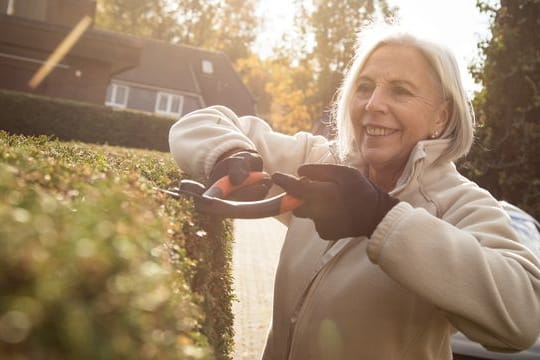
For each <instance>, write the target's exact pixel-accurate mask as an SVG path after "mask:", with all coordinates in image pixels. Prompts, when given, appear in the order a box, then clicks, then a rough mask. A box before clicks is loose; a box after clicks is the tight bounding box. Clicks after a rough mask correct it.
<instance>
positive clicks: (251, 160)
mask: <svg viewBox="0 0 540 360" xmlns="http://www.w3.org/2000/svg"><path fill="white" fill-rule="evenodd" d="M262 169H263V160H262V157H261V155H259V153H258V152H257V151H255V150H243V149H238V150H237V151H232V152H231V153H229V154H227V155H226V156H224V157H223V158H221V159H220V160H218V162H217V163H216V164H215V165H214V168H213V169H212V171H211V172H210V183H211V184H213V183H215V182H216V181H217V180H219V179H221V178H222V177H224V176H226V175H229V179H230V181H231V183H232V184H233V185H239V184H241V183H242V182H243V181H244V180H245V179H246V178H247V177H248V175H249V173H250V172H252V171H262ZM271 186H272V183H271V181H261V182H258V183H256V184H253V185H249V186H245V187H242V188H240V189H238V190H236V191H235V192H233V193H232V194H231V195H230V196H229V197H228V199H231V200H237V201H253V200H261V199H264V198H265V197H266V195H267V194H268V191H269V190H270V187H271Z"/></svg>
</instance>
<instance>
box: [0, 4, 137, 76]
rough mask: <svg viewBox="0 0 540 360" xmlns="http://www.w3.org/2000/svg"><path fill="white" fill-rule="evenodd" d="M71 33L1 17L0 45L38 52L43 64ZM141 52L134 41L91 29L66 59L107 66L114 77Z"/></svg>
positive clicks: (33, 22)
mask: <svg viewBox="0 0 540 360" xmlns="http://www.w3.org/2000/svg"><path fill="white" fill-rule="evenodd" d="M70 31H71V28H69V27H67V26H62V25H56V24H51V23H46V22H42V21H36V20H30V19H25V18H22V17H17V16H11V15H2V14H0V44H1V45H2V46H5V47H11V48H17V49H19V50H20V51H25V50H28V51H30V50H31V51H34V52H38V53H40V54H42V56H43V60H45V57H46V56H47V55H48V54H50V53H51V52H52V51H53V50H54V49H55V48H56V47H57V46H58V44H60V43H61V41H62V40H63V39H64V38H65V37H66V35H67V34H68V33H69V32H70ZM140 49H141V45H140V43H139V42H138V41H136V39H131V40H129V41H126V39H120V38H118V37H117V36H116V35H114V34H111V33H107V32H103V31H97V30H94V29H90V30H88V31H86V32H85V33H84V34H83V35H82V36H81V38H80V39H79V40H78V41H77V43H76V44H75V45H74V46H73V48H72V49H71V50H70V51H69V53H68V55H67V57H74V56H75V57H83V58H87V59H93V60H97V61H100V62H104V63H107V64H110V73H111V74H114V73H116V72H119V71H124V70H126V69H128V68H131V67H133V66H135V65H136V64H137V60H138V57H139V52H140ZM38 55H39V54H38ZM38 55H36V56H38Z"/></svg>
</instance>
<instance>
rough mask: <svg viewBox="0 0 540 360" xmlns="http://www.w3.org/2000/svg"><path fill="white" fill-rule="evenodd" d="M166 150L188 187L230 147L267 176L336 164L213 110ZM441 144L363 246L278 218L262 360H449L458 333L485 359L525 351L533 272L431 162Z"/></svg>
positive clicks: (428, 146)
mask: <svg viewBox="0 0 540 360" xmlns="http://www.w3.org/2000/svg"><path fill="white" fill-rule="evenodd" d="M169 143H170V147H171V152H172V155H173V157H174V159H175V161H176V162H177V163H178V165H179V166H180V168H181V169H182V170H183V171H185V172H187V173H190V174H192V175H195V176H208V174H209V173H210V171H211V169H212V167H213V166H214V164H215V162H216V159H217V158H218V157H219V156H220V155H222V154H223V153H225V152H226V151H228V150H231V149H234V148H247V149H254V150H257V151H258V152H259V153H260V154H261V156H262V157H263V159H264V165H265V171H267V172H269V173H273V172H275V171H281V172H285V173H290V174H296V169H297V168H298V166H300V165H301V164H303V163H321V162H325V163H337V162H338V160H337V157H336V156H335V155H334V152H333V151H332V145H331V144H330V143H329V142H327V140H326V139H324V138H322V137H317V136H313V135H311V134H308V133H299V134H297V135H295V136H286V135H283V134H280V133H277V132H274V131H272V129H271V128H270V127H269V126H268V125H267V124H266V123H265V122H264V121H262V120H261V119H258V118H256V117H253V116H247V117H237V116H236V115H235V114H234V113H233V112H232V111H231V110H229V109H227V108H225V107H221V106H214V107H210V108H207V109H202V110H198V111H195V112H192V113H190V114H188V115H186V116H184V117H183V118H182V119H180V120H179V121H178V122H177V123H176V124H174V125H173V127H172V128H171V130H170V136H169ZM447 144H448V143H447V141H445V140H429V141H421V142H419V143H418V144H417V146H416V147H415V149H413V151H412V152H411V155H410V157H409V161H408V163H407V165H406V168H405V171H404V172H403V174H402V176H401V178H400V179H399V181H398V184H397V186H396V188H395V189H394V190H393V191H392V192H391V193H390V194H391V195H392V196H394V197H396V198H398V199H399V200H400V203H399V204H398V205H396V206H395V207H394V208H393V209H392V210H391V211H390V212H389V213H388V214H387V215H386V217H385V218H384V219H383V220H382V221H381V223H380V224H379V225H378V227H377V228H376V230H375V232H374V233H373V235H372V237H371V238H369V239H368V238H364V237H359V238H345V239H341V240H339V241H337V242H334V243H332V242H328V241H324V240H322V239H320V238H319V237H318V235H317V233H316V231H315V229H314V226H313V223H312V222H311V220H309V219H298V218H295V217H294V216H291V215H290V214H288V215H286V216H284V217H282V218H281V221H283V222H284V223H285V224H287V225H288V232H287V236H286V239H285V243H284V245H283V249H282V252H281V256H280V261H279V265H278V270H277V273H276V282H275V289H274V311H273V321H272V327H271V329H270V333H269V336H268V339H267V344H266V348H265V351H264V354H263V359H276V360H278V359H279V360H281V359H351V360H353V359H354V360H358V359H365V360H373V359H381V360H390V359H410V360H421V359H437V360H439V359H443V360H445V359H448V360H449V359H451V357H452V355H451V349H450V336H451V335H452V334H453V333H454V332H455V331H456V329H457V330H459V331H461V332H463V333H464V334H465V335H466V336H468V337H469V338H470V339H472V340H474V341H477V342H479V343H480V344H482V345H483V346H485V347H486V348H488V349H490V350H495V351H504V352H511V351H519V350H520V349H524V348H527V347H529V346H530V345H531V344H533V343H534V342H535V340H536V339H537V337H538V334H539V332H540V262H539V260H538V259H537V258H536V257H535V256H534V255H533V254H532V253H531V252H530V251H529V250H527V249H526V248H525V247H524V246H523V245H521V244H520V243H519V242H518V240H517V236H516V234H515V233H514V231H513V230H512V227H511V225H510V222H509V217H508V216H507V215H506V213H505V212H504V211H503V210H502V209H501V208H500V206H499V204H498V202H497V201H496V200H495V199H494V198H493V197H492V196H491V195H490V194H489V193H488V192H487V191H485V190H483V189H481V188H479V187H478V186H477V185H476V184H474V183H473V182H471V181H469V180H468V179H466V178H464V177H463V176H461V175H460V174H459V173H458V172H457V170H456V168H455V166H454V164H453V163H451V162H447V163H443V164H435V163H434V160H435V159H436V158H437V155H439V154H440V153H441V152H443V151H444V149H445V148H446V146H447ZM253 241H257V239H253Z"/></svg>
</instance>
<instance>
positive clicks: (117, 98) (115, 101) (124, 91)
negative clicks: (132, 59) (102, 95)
mask: <svg viewBox="0 0 540 360" xmlns="http://www.w3.org/2000/svg"><path fill="white" fill-rule="evenodd" d="M128 96H129V87H127V86H126V85H118V84H110V85H109V86H108V87H107V99H106V100H105V105H108V106H113V107H118V108H125V107H126V105H127V100H128Z"/></svg>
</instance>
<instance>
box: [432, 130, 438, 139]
mask: <svg viewBox="0 0 540 360" xmlns="http://www.w3.org/2000/svg"><path fill="white" fill-rule="evenodd" d="M438 137H439V131H437V130H435V131H433V133H432V134H431V138H432V139H436V138H438Z"/></svg>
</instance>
